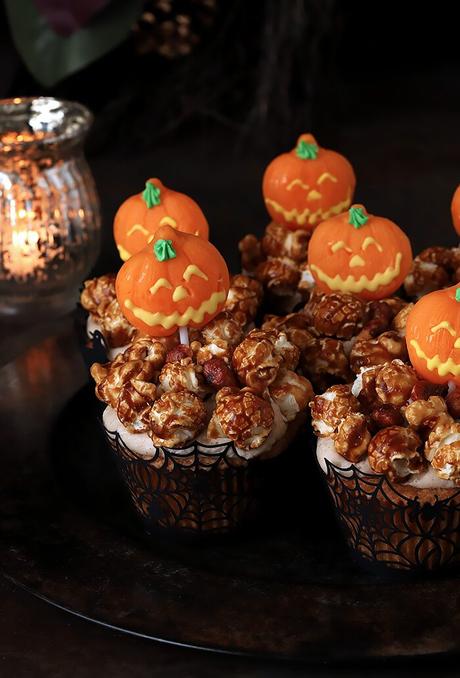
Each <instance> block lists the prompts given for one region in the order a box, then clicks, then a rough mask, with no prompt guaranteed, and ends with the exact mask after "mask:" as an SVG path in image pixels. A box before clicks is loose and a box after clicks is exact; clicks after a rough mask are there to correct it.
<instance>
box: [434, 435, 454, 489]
mask: <svg viewBox="0 0 460 678" xmlns="http://www.w3.org/2000/svg"><path fill="white" fill-rule="evenodd" d="M448 440H449V442H446V443H444V444H443V445H441V446H439V447H438V449H437V450H436V452H435V454H434V456H433V458H432V459H431V465H432V467H433V468H434V470H435V471H436V473H437V474H438V476H439V477H440V478H443V479H444V480H453V481H454V482H455V484H456V485H460V434H458V437H452V438H449V439H448ZM450 441H451V442H450Z"/></svg>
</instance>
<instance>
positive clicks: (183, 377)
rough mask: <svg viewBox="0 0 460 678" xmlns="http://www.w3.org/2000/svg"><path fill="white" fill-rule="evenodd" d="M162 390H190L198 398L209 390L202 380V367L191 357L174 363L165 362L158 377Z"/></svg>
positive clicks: (202, 396)
mask: <svg viewBox="0 0 460 678" xmlns="http://www.w3.org/2000/svg"><path fill="white" fill-rule="evenodd" d="M158 384H159V386H160V388H161V391H162V392H170V391H175V392H179V391H190V392H191V393H194V394H195V395H197V396H199V397H200V398H204V396H205V395H206V394H207V393H208V392H209V390H208V387H207V386H206V383H205V381H204V377H203V368H202V367H201V366H200V365H195V364H194V363H193V362H192V359H191V358H183V359H182V360H180V361H178V362H175V363H166V364H165V365H164V367H163V369H162V370H161V372H160V376H159V377H158Z"/></svg>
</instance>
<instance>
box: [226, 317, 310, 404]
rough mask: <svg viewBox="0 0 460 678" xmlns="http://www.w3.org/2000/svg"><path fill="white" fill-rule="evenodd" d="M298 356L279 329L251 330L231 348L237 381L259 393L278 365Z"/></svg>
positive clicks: (269, 381) (266, 385)
mask: <svg viewBox="0 0 460 678" xmlns="http://www.w3.org/2000/svg"><path fill="white" fill-rule="evenodd" d="M295 356H297V359H298V349H297V348H296V347H295V346H294V345H293V344H291V343H290V342H289V341H288V339H287V337H286V335H285V334H284V333H283V332H276V331H274V330H271V331H267V332H264V331H262V330H252V331H251V332H249V334H248V335H247V337H246V338H245V339H244V340H243V341H242V342H241V344H239V345H238V346H237V347H236V348H235V352H234V353H233V358H232V363H233V368H234V369H235V371H236V373H237V375H238V377H239V379H240V381H241V382H242V383H243V384H246V386H249V387H250V388H252V389H253V390H254V391H256V392H257V393H262V392H263V391H264V390H265V389H266V388H267V387H268V386H269V385H270V384H271V383H272V382H273V381H274V380H275V379H276V375H277V374H278V371H279V369H280V367H281V366H282V365H285V366H287V365H291V364H293V362H295V360H294V359H295Z"/></svg>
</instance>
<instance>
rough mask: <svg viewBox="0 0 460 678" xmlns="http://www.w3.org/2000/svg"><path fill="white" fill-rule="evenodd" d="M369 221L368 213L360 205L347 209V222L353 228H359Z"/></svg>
mask: <svg viewBox="0 0 460 678" xmlns="http://www.w3.org/2000/svg"><path fill="white" fill-rule="evenodd" d="M368 221H369V217H368V215H367V214H366V213H365V212H364V210H363V208H362V207H350V209H349V211H348V223H349V224H351V225H352V226H353V228H361V226H364V224H367V222H368Z"/></svg>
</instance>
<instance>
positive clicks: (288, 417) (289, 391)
mask: <svg viewBox="0 0 460 678" xmlns="http://www.w3.org/2000/svg"><path fill="white" fill-rule="evenodd" d="M269 391H270V395H271V397H272V398H273V400H274V401H275V402H276V404H277V405H278V407H279V408H280V410H281V414H282V415H283V417H284V419H285V421H292V420H293V419H295V418H296V416H297V415H298V414H299V412H302V411H303V410H305V409H306V408H307V405H308V403H309V402H310V400H311V399H312V397H313V395H314V394H313V388H312V385H311V384H310V382H309V381H308V379H306V378H305V377H301V376H300V375H299V374H296V373H295V372H293V371H292V370H287V369H281V370H280V371H279V372H278V376H277V377H276V379H275V381H274V382H273V383H272V384H271V385H270V387H269Z"/></svg>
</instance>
